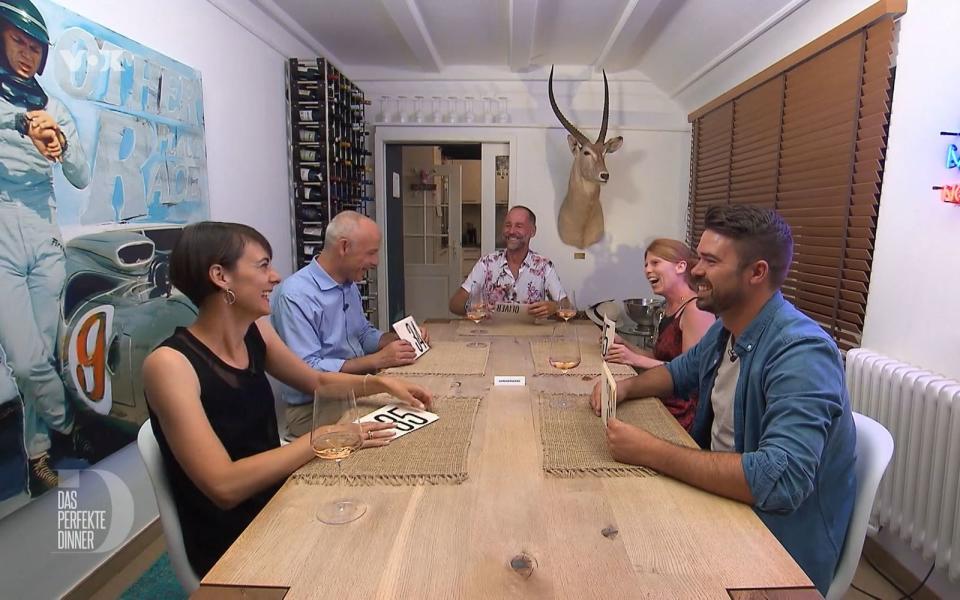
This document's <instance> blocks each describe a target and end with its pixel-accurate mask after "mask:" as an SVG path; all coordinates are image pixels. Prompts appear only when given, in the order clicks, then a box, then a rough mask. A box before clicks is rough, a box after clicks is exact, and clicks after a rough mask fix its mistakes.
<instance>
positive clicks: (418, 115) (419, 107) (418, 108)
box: [413, 96, 423, 123]
mask: <svg viewBox="0 0 960 600" xmlns="http://www.w3.org/2000/svg"><path fill="white" fill-rule="evenodd" d="M413 103H414V109H413V121H414V122H415V123H423V96H414V97H413Z"/></svg>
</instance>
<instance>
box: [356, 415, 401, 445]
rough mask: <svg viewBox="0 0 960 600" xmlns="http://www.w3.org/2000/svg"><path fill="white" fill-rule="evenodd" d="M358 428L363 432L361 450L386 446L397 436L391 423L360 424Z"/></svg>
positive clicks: (372, 422) (371, 422) (373, 422)
mask: <svg viewBox="0 0 960 600" xmlns="http://www.w3.org/2000/svg"><path fill="white" fill-rule="evenodd" d="M360 428H361V430H362V432H363V445H362V446H360V447H361V448H379V447H380V446H386V445H387V444H389V443H390V440H392V439H393V437H394V436H395V435H396V434H397V432H396V431H395V430H394V428H393V423H380V422H379V421H370V422H368V423H361V424H360Z"/></svg>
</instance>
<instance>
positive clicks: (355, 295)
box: [270, 260, 383, 404]
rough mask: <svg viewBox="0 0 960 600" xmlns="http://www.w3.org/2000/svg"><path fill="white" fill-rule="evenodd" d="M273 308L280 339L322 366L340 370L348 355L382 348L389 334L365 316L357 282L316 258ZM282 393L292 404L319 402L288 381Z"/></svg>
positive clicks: (276, 295) (286, 285)
mask: <svg viewBox="0 0 960 600" xmlns="http://www.w3.org/2000/svg"><path fill="white" fill-rule="evenodd" d="M270 308H271V312H272V315H271V317H270V319H271V321H272V323H273V327H274V328H275V329H276V330H277V333H279V334H280V338H281V339H283V341H284V342H285V343H286V344H287V346H289V347H290V349H291V350H293V352H294V353H295V354H296V355H297V356H299V357H300V358H301V359H303V361H304V362H305V363H307V365H308V366H309V367H310V368H312V369H316V370H317V371H328V372H337V371H339V370H340V369H341V368H343V363H344V362H346V361H347V360H348V359H351V358H358V357H360V356H364V355H367V354H372V353H373V352H376V351H377V350H378V348H379V345H380V336H382V335H383V332H381V331H380V330H379V329H377V328H376V327H374V326H373V325H371V324H370V322H369V321H367V318H366V316H364V314H363V303H362V302H361V301H360V291H359V290H358V289H357V285H356V284H355V283H353V282H352V281H351V282H348V283H344V284H339V283H337V282H336V281H334V280H333V278H332V277H330V275H328V274H327V272H326V271H324V270H323V268H322V267H321V266H320V264H319V263H318V262H317V261H316V260H312V261H310V264H309V265H307V266H305V267H303V268H302V269H300V270H299V271H297V272H296V273H294V274H293V275H291V276H290V277H288V278H286V279H285V280H284V281H283V282H282V283H281V284H280V285H279V286H277V289H276V290H274V292H273V296H271V298H270ZM281 396H282V398H283V399H284V401H286V402H287V403H288V404H306V403H308V402H312V401H313V398H312V397H310V396H309V395H307V394H304V393H302V392H300V391H298V390H294V389H293V388H291V387H288V386H285V385H283V386H281Z"/></svg>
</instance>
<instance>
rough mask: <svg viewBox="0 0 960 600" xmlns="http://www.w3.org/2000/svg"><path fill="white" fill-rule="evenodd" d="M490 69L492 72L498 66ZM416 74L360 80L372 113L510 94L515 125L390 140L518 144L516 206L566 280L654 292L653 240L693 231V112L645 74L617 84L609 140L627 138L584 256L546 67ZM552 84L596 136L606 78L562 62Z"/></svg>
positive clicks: (416, 130) (589, 291) (581, 290)
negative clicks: (567, 216) (413, 99)
mask: <svg viewBox="0 0 960 600" xmlns="http://www.w3.org/2000/svg"><path fill="white" fill-rule="evenodd" d="M482 73H484V74H485V75H486V76H491V75H490V73H491V69H489V68H486V69H485V70H484V71H483V72H482ZM410 77H411V78H410V79H404V78H403V74H402V73H401V74H398V75H397V76H396V78H394V79H391V80H389V81H385V80H363V79H360V80H358V84H359V85H360V86H361V87H362V88H363V89H364V91H365V92H366V93H367V96H368V97H370V98H373V99H374V105H373V111H372V113H374V114H375V113H376V112H378V110H379V106H378V105H377V98H378V96H380V95H383V94H386V95H390V96H392V97H395V96H398V95H406V96H413V95H415V94H419V95H423V96H426V98H427V105H426V106H425V110H427V111H428V110H429V99H430V97H431V96H434V95H439V96H443V97H446V96H460V97H463V96H466V95H473V96H476V97H482V96H507V97H508V98H509V106H510V113H511V117H512V122H511V124H509V125H506V126H472V127H468V126H457V127H452V126H439V127H438V126H431V125H425V126H416V127H397V126H395V125H390V126H384V129H388V130H389V131H390V137H391V138H394V139H395V137H394V136H396V135H403V134H402V130H404V129H408V130H409V131H410V136H409V137H408V140H411V141H412V140H414V139H416V140H423V141H426V140H432V141H451V140H458V141H469V140H473V141H503V142H507V141H510V142H512V143H513V144H514V148H513V149H512V154H513V155H514V157H515V167H511V169H512V170H511V173H510V181H511V194H512V195H511V197H510V204H511V205H512V204H524V205H526V206H529V207H530V208H531V209H532V210H533V211H534V212H535V213H536V214H537V224H538V227H537V230H538V231H537V235H536V237H535V238H534V239H533V241H532V242H531V247H532V248H533V249H534V250H536V251H537V252H540V253H542V254H544V255H546V256H549V257H550V258H551V259H553V261H554V263H555V264H556V265H557V269H558V271H559V274H560V278H561V281H562V282H563V284H564V286H565V287H566V288H568V289H574V290H576V292H577V301H578V303H580V304H587V303H594V302H597V301H600V300H605V299H609V298H616V299H623V298H633V297H638V296H651V295H652V292H651V290H650V286H649V284H648V283H647V281H646V279H645V278H644V276H643V251H644V248H645V246H646V244H647V243H649V242H650V241H651V240H652V239H654V238H656V237H674V238H678V239H683V238H684V237H685V230H684V224H685V214H686V203H687V181H688V178H689V177H688V173H689V156H690V135H689V126H688V124H687V122H686V117H685V114H684V113H683V112H682V111H681V110H680V109H679V107H678V106H677V105H676V104H675V103H673V102H671V101H670V100H669V99H667V98H666V96H665V95H664V94H663V93H662V92H661V91H660V90H658V89H657V88H656V87H655V86H654V85H653V84H652V83H650V82H649V81H648V80H646V78H645V77H643V76H642V74H637V73H631V74H628V75H627V76H626V77H625V80H621V79H619V78H617V79H612V80H611V81H610V110H611V115H610V121H609V127H608V131H607V139H609V138H611V137H615V136H617V135H622V136H623V137H624V144H623V147H622V148H621V149H620V150H619V151H618V152H616V153H614V154H610V155H607V158H606V163H607V168H608V170H609V172H610V182H609V183H607V184H606V185H605V186H604V188H603V189H602V192H601V201H602V205H603V211H604V219H605V226H606V235H605V236H604V238H603V239H602V240H601V241H600V242H599V243H597V244H595V245H593V246H591V247H590V248H588V249H586V250H585V252H586V258H585V259H583V260H579V259H574V252H578V251H579V250H578V249H576V248H573V247H572V246H567V245H565V244H564V243H562V242H561V241H560V239H559V236H558V234H557V224H556V218H557V212H558V211H559V208H560V204H561V203H562V201H563V198H564V195H565V194H566V189H567V179H568V177H569V174H570V166H571V164H572V160H573V157H572V156H571V154H570V150H569V147H568V146H567V141H566V136H567V132H566V131H565V130H564V129H563V128H562V126H561V125H560V123H559V121H558V120H557V118H556V117H555V116H554V114H553V112H552V111H551V109H550V105H549V101H548V98H547V80H546V75H545V73H534V74H526V75H525V76H524V77H525V78H524V79H519V78H517V77H516V76H514V75H512V74H509V73H506V72H505V73H501V74H499V75H498V74H496V73H493V74H492V78H491V79H485V80H484V79H472V78H471V77H470V74H469V73H466V74H465V75H464V77H463V78H462V79H457V80H453V81H436V80H418V79H414V78H413V77H414V76H413V75H411V76H410ZM554 91H555V94H556V98H557V103H558V105H559V106H560V108H561V110H562V111H563V113H564V115H565V116H566V117H567V118H568V119H569V120H570V121H571V122H573V123H574V124H576V125H577V126H578V127H579V128H580V130H581V131H582V132H583V133H584V134H585V135H586V136H587V137H589V138H591V139H596V136H597V134H598V133H599V132H598V127H599V122H600V117H601V114H602V111H603V80H602V79H600V78H598V77H597V76H593V77H592V78H591V77H589V76H581V75H580V73H579V72H577V71H574V70H570V69H566V70H564V69H560V70H558V74H557V79H555V81H554ZM398 131H400V133H398ZM514 181H515V182H516V184H515V187H514ZM491 224H492V223H491ZM486 227H488V224H487V223H484V228H486Z"/></svg>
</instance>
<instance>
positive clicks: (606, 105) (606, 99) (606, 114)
mask: <svg viewBox="0 0 960 600" xmlns="http://www.w3.org/2000/svg"><path fill="white" fill-rule="evenodd" d="M609 120H610V87H609V86H608V85H607V72H606V70H604V71H603V120H602V121H601V122H600V137H598V138H597V143H598V144H602V143H603V139H604V138H605V137H607V121H609Z"/></svg>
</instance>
